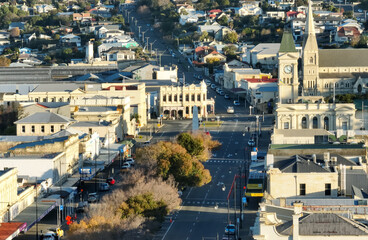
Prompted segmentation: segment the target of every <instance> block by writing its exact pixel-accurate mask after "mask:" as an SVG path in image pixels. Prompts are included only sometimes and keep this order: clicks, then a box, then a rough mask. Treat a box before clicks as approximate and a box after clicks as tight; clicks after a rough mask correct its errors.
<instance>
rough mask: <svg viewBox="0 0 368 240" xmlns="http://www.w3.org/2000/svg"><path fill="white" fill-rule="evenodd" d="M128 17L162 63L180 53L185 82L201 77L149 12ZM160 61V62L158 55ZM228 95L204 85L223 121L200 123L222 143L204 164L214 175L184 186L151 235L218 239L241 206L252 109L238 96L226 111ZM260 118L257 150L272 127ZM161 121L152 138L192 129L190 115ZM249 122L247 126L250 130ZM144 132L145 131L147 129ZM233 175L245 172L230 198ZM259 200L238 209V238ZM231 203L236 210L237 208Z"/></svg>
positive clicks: (264, 144) (253, 126)
mask: <svg viewBox="0 0 368 240" xmlns="http://www.w3.org/2000/svg"><path fill="white" fill-rule="evenodd" d="M124 15H125V16H126V17H127V13H125V12H124ZM131 17H133V20H131ZM129 18H130V20H131V27H132V31H134V32H135V36H136V39H137V40H139V41H140V42H141V43H142V44H143V41H142V40H143V39H142V38H140V39H138V38H137V36H139V33H141V34H142V33H143V32H144V33H145V34H144V37H145V39H144V44H145V45H146V46H147V39H146V37H149V39H148V44H149V49H150V43H153V44H152V49H154V50H155V49H157V50H158V52H159V53H162V57H161V65H170V64H172V63H174V64H177V63H178V59H180V61H181V63H180V64H177V65H178V68H179V76H182V75H183V74H184V75H185V81H186V83H189V84H191V83H199V80H198V79H195V78H194V74H201V75H202V76H204V75H203V73H201V72H196V71H195V70H194V69H193V68H192V67H191V66H190V65H189V64H188V63H187V61H186V59H184V57H182V56H181V55H180V53H179V52H178V51H176V50H174V48H173V47H172V46H168V45H167V44H166V43H164V42H163V40H162V38H161V36H160V33H159V32H158V31H151V28H152V27H151V23H150V22H149V21H148V19H147V18H142V17H140V16H138V15H137V14H136V13H135V12H134V11H131V12H130V13H129ZM136 20H137V21H136ZM147 24H149V25H147ZM138 26H140V27H138ZM142 37H143V36H142ZM170 50H171V51H172V52H173V53H174V54H175V57H173V55H172V54H171V53H170ZM158 64H160V60H159V59H158ZM188 66H189V67H188ZM218 87H220V86H218ZM231 97H232V98H231V99H225V98H224V97H223V96H220V95H218V94H217V93H216V92H215V91H214V90H213V89H211V88H208V98H214V99H215V112H216V115H217V116H219V117H220V121H222V122H223V124H222V125H221V126H219V127H212V128H208V127H207V128H206V129H204V128H203V127H202V128H201V129H200V131H209V132H210V134H211V136H212V137H213V139H215V140H218V141H220V142H221V143H222V147H221V148H220V149H219V150H216V151H214V152H213V156H212V157H211V159H209V160H208V161H207V162H205V163H204V166H205V168H207V169H209V171H210V173H211V176H212V181H211V182H210V183H209V184H207V185H204V186H202V187H194V188H189V189H186V190H185V191H183V195H182V200H183V204H182V206H181V208H180V210H179V211H177V212H176V213H174V214H173V215H172V216H170V217H169V219H168V220H167V221H166V224H164V225H163V228H162V229H161V231H160V232H158V233H157V235H156V237H155V239H162V240H169V239H177V240H180V239H183V240H189V239H200V240H202V239H216V238H217V237H219V238H220V239H221V237H222V236H223V235H224V229H225V227H226V225H227V224H228V223H234V222H236V221H237V220H236V219H237V218H239V214H240V212H241V211H240V208H239V206H240V205H241V198H242V197H243V196H244V189H243V186H245V183H246V175H247V171H246V169H247V167H248V166H247V164H249V162H248V158H249V150H250V147H248V146H247V142H248V140H249V139H250V134H252V133H253V132H254V131H255V129H256V126H257V121H256V117H255V116H254V115H249V107H248V106H246V103H245V102H243V101H244V100H243V101H242V100H241V99H240V100H241V105H240V106H234V109H235V113H234V114H228V113H227V112H226V110H227V107H228V106H233V101H234V99H235V100H238V99H237V97H236V96H231ZM264 119H265V121H263V116H261V117H259V123H258V124H259V125H260V127H261V128H262V129H264V131H263V132H262V137H260V138H259V142H258V145H259V149H261V150H262V149H263V150H265V149H266V148H267V147H268V144H269V134H268V132H269V131H268V130H269V129H270V128H271V123H272V116H268V115H266V116H265V117H264ZM163 123H164V126H163V127H162V128H161V129H160V130H159V131H158V132H157V133H153V139H152V142H157V141H163V140H173V139H174V138H175V136H177V135H178V134H179V133H181V132H186V131H190V130H191V128H192V124H191V123H192V121H191V120H174V121H173V120H164V122H163ZM248 127H249V129H250V132H248ZM146 134H148V133H147V132H146ZM235 175H238V176H243V177H239V178H236V181H235V182H236V185H237V188H236V194H235V195H236V196H235V198H234V189H235V188H233V189H232V184H233V181H234V179H235ZM223 186H225V191H223ZM230 191H231V192H230ZM228 197H229V198H228ZM258 200H259V199H252V200H251V201H250V203H249V205H248V207H246V208H244V211H242V213H243V217H242V219H243V221H242V224H241V229H240V232H239V233H240V235H239V236H240V237H242V239H252V238H251V237H250V236H248V234H249V228H250V227H251V226H252V225H253V223H254V219H255V216H256V210H257V208H258ZM216 206H217V207H216ZM235 209H236V210H237V211H236V214H235ZM170 218H171V221H170ZM239 221H240V219H239ZM239 225H240V224H239Z"/></svg>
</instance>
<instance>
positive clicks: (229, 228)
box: [225, 224, 235, 235]
mask: <svg viewBox="0 0 368 240" xmlns="http://www.w3.org/2000/svg"><path fill="white" fill-rule="evenodd" d="M225 234H228V235H235V225H234V224H228V225H227V226H226V227H225Z"/></svg>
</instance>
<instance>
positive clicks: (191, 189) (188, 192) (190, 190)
mask: <svg viewBox="0 0 368 240" xmlns="http://www.w3.org/2000/svg"><path fill="white" fill-rule="evenodd" d="M192 189H193V188H190V190H189V192H188V195H187V197H186V198H185V199H187V198H188V197H189V195H190V193H191V192H192Z"/></svg>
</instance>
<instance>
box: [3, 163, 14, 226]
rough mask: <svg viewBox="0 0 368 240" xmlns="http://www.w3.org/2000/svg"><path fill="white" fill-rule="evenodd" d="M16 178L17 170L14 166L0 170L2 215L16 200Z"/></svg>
mask: <svg viewBox="0 0 368 240" xmlns="http://www.w3.org/2000/svg"><path fill="white" fill-rule="evenodd" d="M17 178H18V170H17V169H16V168H8V169H4V170H0V216H3V215H4V214H5V213H6V212H7V211H8V208H9V207H10V206H11V205H13V204H14V203H15V202H17V200H18V196H17V188H18V183H17ZM0 220H1V218H0Z"/></svg>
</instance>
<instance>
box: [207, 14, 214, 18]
mask: <svg viewBox="0 0 368 240" xmlns="http://www.w3.org/2000/svg"><path fill="white" fill-rule="evenodd" d="M208 16H209V17H211V18H215V17H216V14H210V15H208Z"/></svg>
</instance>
